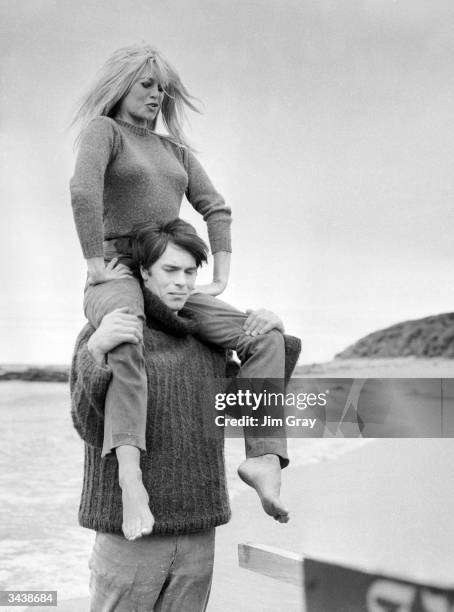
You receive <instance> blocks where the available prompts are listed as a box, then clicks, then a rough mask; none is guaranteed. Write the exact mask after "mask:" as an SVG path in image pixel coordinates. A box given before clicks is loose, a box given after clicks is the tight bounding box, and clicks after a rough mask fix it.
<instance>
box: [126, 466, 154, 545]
mask: <svg viewBox="0 0 454 612" xmlns="http://www.w3.org/2000/svg"><path fill="white" fill-rule="evenodd" d="M119 481H120V488H121V497H122V501H123V524H122V526H121V528H122V530H123V533H124V536H125V538H126V539H127V540H137V538H141V537H142V536H145V535H149V534H150V533H151V531H152V529H153V525H154V518H153V515H152V514H151V511H150V507H149V505H148V501H149V497H148V493H147V491H146V489H145V487H144V485H143V482H142V472H141V471H140V470H136V471H135V473H133V474H128V475H122V477H120V479H119Z"/></svg>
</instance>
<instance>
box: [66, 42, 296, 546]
mask: <svg viewBox="0 0 454 612" xmlns="http://www.w3.org/2000/svg"><path fill="white" fill-rule="evenodd" d="M191 100H193V97H192V96H191V95H190V94H189V93H188V91H187V90H186V88H185V87H184V85H183V83H182V82H181V80H180V78H179V76H178V74H177V72H176V70H175V69H174V68H173V67H172V66H171V64H169V62H168V61H167V60H166V59H164V58H163V56H162V55H161V54H160V53H159V52H158V51H157V50H156V49H154V48H153V47H150V46H148V45H133V46H130V47H126V48H123V49H119V50H117V51H115V52H114V53H113V54H112V56H111V57H110V58H109V59H108V60H107V62H106V63H105V65H104V66H103V67H102V69H101V71H100V72H99V73H98V75H97V77H96V79H95V81H94V83H93V84H92V85H91V87H90V88H89V90H88V91H87V93H86V94H85V96H84V97H83V99H82V101H81V105H80V108H79V110H78V112H77V113H76V116H75V119H74V121H73V124H75V125H79V126H80V128H81V132H80V135H79V136H78V138H77V142H78V144H79V149H78V155H77V161H76V167H75V172H74V175H73V177H72V179H71V198H72V206H73V212H74V219H75V223H76V228H77V231H78V235H79V239H80V242H81V246H82V251H83V254H84V257H85V258H86V260H87V272H88V275H87V285H86V288H85V298H84V310H85V314H86V316H87V318H88V319H89V321H90V322H91V323H92V325H94V326H95V327H97V326H98V325H99V323H100V321H101V320H102V317H103V316H104V315H105V314H106V313H108V312H111V311H112V310H115V309H117V308H128V310H129V312H130V313H131V314H134V315H136V316H137V317H138V318H139V319H140V321H142V322H143V319H144V313H143V296H142V292H141V289H140V286H139V283H138V281H137V280H136V279H135V278H134V277H133V276H132V274H131V270H130V269H129V267H128V266H129V264H130V263H131V252H130V235H131V232H132V228H133V227H134V226H136V225H137V224H140V223H143V222H147V221H155V222H165V221H168V220H171V219H173V218H175V217H178V214H179V211H180V206H181V201H182V198H183V196H184V195H186V197H187V199H188V200H189V202H190V203H191V204H192V206H193V207H194V208H195V210H197V211H198V212H199V213H200V214H202V215H203V218H204V220H205V221H206V223H207V226H208V235H209V240H210V246H211V251H212V253H213V262H214V263H213V281H212V283H210V284H208V285H205V286H200V287H198V288H197V289H196V292H195V293H194V295H193V296H192V297H191V300H190V301H189V302H188V305H187V306H188V307H189V308H191V309H192V310H193V311H194V312H195V313H196V314H197V317H198V319H199V321H200V322H201V332H200V336H201V337H202V338H203V339H205V340H207V341H209V342H212V343H214V344H217V345H219V346H222V347H226V348H232V349H235V350H236V351H237V353H238V356H239V358H240V360H241V362H242V368H241V371H240V376H241V377H244V378H258V377H260V378H264V377H268V378H273V379H282V378H283V374H284V342H283V337H282V334H281V332H282V331H283V329H282V324H281V323H280V322H278V323H276V327H277V328H279V331H278V329H274V330H272V331H270V332H269V333H265V332H267V331H269V329H270V327H269V324H266V323H265V321H264V320H261V319H260V317H254V318H248V316H247V315H246V314H244V313H241V312H240V311H238V310H236V309H234V308H232V307H231V306H229V305H228V304H225V303H223V302H221V301H220V300H217V299H215V296H217V295H219V294H220V293H221V292H222V291H223V290H224V289H225V287H226V285H227V281H228V275H229V265H230V251H231V246H230V223H231V216H230V209H229V208H228V207H227V206H226V205H225V203H224V200H223V198H222V197H221V196H220V195H219V194H218V193H217V191H216V190H215V189H214V187H213V185H212V184H211V181H210V180H209V178H208V176H207V175H206V173H205V171H204V170H203V168H202V166H201V165H200V163H199V162H198V161H197V159H196V157H195V156H194V155H193V153H192V151H191V148H190V147H189V145H188V143H187V142H186V138H185V136H184V133H183V130H182V113H183V110H184V109H185V107H186V108H189V109H191V110H197V109H196V107H195V106H194V104H193V103H192V101H191ZM159 114H160V115H161V117H162V120H163V123H164V125H165V127H166V129H167V131H168V135H160V134H157V133H156V132H155V131H154V130H155V127H156V123H157V119H158V116H159ZM109 364H110V366H111V368H112V372H113V377H112V381H111V384H110V387H109V391H108V394H107V398H106V404H105V426H104V446H103V456H104V455H105V454H107V453H109V452H110V451H111V450H112V449H115V451H116V455H117V458H118V464H119V482H120V486H121V488H122V494H123V531H124V534H125V536H126V537H127V538H129V539H134V538H136V537H140V536H141V535H146V534H149V533H150V532H151V530H152V527H153V517H152V515H151V513H150V510H149V507H148V496H147V494H146V491H145V489H144V487H143V484H142V480H141V472H140V466H139V459H140V449H142V450H144V449H145V435H144V434H145V424H146V423H145V422H146V405H147V382H146V375H145V367H144V358H143V346H142V343H141V335H140V334H138V335H137V338H136V343H131V342H129V343H125V344H122V345H121V346H119V347H117V348H116V349H114V350H113V351H111V352H110V353H109ZM255 444H259V442H258V441H255V442H253V441H251V442H250V447H249V448H248V457H250V458H252V457H256V456H257V455H261V454H262V453H263V445H262V447H261V450H260V452H257V451H256V449H255V448H254V445H255ZM273 452H274V450H273ZM277 455H279V456H280V457H281V459H282V460H283V461H284V462H285V461H287V455H286V449H285V441H281V442H280V443H277V446H276V455H273V457H274V458H275V459H276V461H277ZM246 463H247V462H246ZM278 468H279V465H278V464H276V463H275V464H274V465H273V467H272V470H274V471H276V470H277V469H278ZM252 472H253V470H252ZM252 472H251V473H246V472H245V473H244V474H242V477H244V478H246V479H247V480H248V481H249V482H250V483H251V484H252V485H253V486H254V478H255V473H252ZM271 506H272V511H271V512H270V513H272V514H273V515H275V516H283V515H285V514H286V511H285V508H283V507H282V504H281V503H280V502H277V501H273V502H272V504H271Z"/></svg>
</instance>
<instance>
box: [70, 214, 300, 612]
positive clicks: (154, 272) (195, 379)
mask: <svg viewBox="0 0 454 612" xmlns="http://www.w3.org/2000/svg"><path fill="white" fill-rule="evenodd" d="M135 253H136V261H137V264H138V273H139V274H140V276H141V278H142V281H143V287H144V299H145V314H146V318H147V325H146V326H145V327H144V330H143V342H144V346H145V360H146V366H147V377H148V414H147V430H146V442H147V444H146V447H147V451H146V452H144V453H143V454H142V455H141V458H140V459H141V461H140V465H141V472H142V479H143V483H144V487H145V491H146V495H147V503H148V501H149V506H150V510H151V512H152V514H153V518H154V528H153V533H152V535H151V536H150V537H146V538H143V539H141V540H137V541H128V540H126V539H125V538H124V537H123V536H122V535H121V528H122V506H123V505H124V504H125V502H128V500H127V499H126V500H125V495H127V492H125V491H122V490H121V489H120V486H119V483H118V464H117V459H116V457H115V455H113V454H110V455H106V456H105V457H101V447H102V440H103V415H102V412H103V406H104V399H105V393H106V390H107V387H108V384H109V380H110V369H109V367H108V365H106V361H105V355H106V354H107V353H108V352H109V351H110V350H112V349H113V348H114V347H115V346H117V345H118V344H120V343H122V342H131V341H135V342H138V341H140V340H141V334H142V332H141V329H140V326H139V324H138V322H137V319H136V317H133V316H132V315H129V314H128V313H127V312H124V311H123V310H120V311H116V312H113V313H110V314H109V315H106V317H104V320H103V322H102V323H101V325H100V327H99V328H98V329H97V330H96V331H94V330H93V329H92V328H91V327H90V326H86V327H85V328H84V330H82V332H81V334H80V336H79V338H78V341H77V345H76V352H75V356H74V360H73V365H72V370H71V390H72V399H73V407H72V416H73V421H74V425H75V427H76V429H77V431H78V432H79V434H80V435H81V437H82V438H83V440H84V441H85V443H86V444H85V468H84V482H83V489H82V497H81V504H80V508H79V522H80V524H81V525H82V526H84V527H88V528H91V529H95V530H96V531H97V537H96V543H95V547H94V550H93V554H92V557H91V561H90V568H91V581H90V590H91V609H92V610H93V611H95V610H96V611H97V612H98V611H101V610H102V611H104V610H119V611H120V610H136V609H145V610H152V609H154V607H155V606H156V609H160V610H179V611H180V610H181V611H184V610H188V611H190V612H197V611H198V610H204V609H205V608H206V605H207V601H208V595H209V589H210V584H211V576H212V566H213V557H214V529H215V527H216V526H218V525H221V524H223V523H226V522H227V521H228V520H229V518H230V508H229V503H228V496H227V491H226V484H225V472H224V458H223V435H222V432H221V431H220V432H218V435H213V430H212V427H211V428H210V417H212V416H213V415H212V414H211V413H210V412H209V411H210V406H209V402H208V403H207V401H206V393H207V392H206V386H205V385H204V382H203V381H204V380H205V381H206V380H207V379H209V380H210V381H211V382H213V383H214V385H215V386H216V384H219V385H220V384H221V383H222V382H223V378H224V376H225V354H224V353H223V352H220V351H218V350H216V348H214V347H212V346H207V345H205V344H203V343H202V342H201V341H199V340H198V339H196V337H195V336H194V335H193V334H194V333H195V332H196V326H197V323H196V321H195V320H194V319H191V318H189V317H188V316H186V313H185V311H184V305H185V302H186V300H187V299H188V297H189V295H190V294H191V291H192V289H193V288H194V284H195V280H196V276H197V269H198V267H199V266H200V265H201V264H202V262H203V261H206V253H207V247H206V245H205V244H204V243H203V241H202V240H201V239H200V238H199V237H198V236H197V234H196V233H195V230H194V228H192V226H190V225H189V224H187V223H185V222H183V221H181V220H179V219H176V220H174V221H171V222H169V223H167V224H165V225H161V226H157V225H150V226H148V227H147V228H144V229H143V230H141V231H140V232H139V233H138V235H137V239H136V248H135ZM251 316H252V317H254V315H251ZM256 316H258V317H261V318H262V322H264V323H265V324H267V325H268V327H269V326H271V327H272V326H274V325H275V324H276V318H275V316H274V319H273V316H271V315H268V317H267V316H266V314H264V313H259V314H258V315H256ZM298 353H299V344H298V342H297V343H296V345H295V350H294V354H293V363H295V362H296V358H297V356H298ZM212 408H213V405H211V409H212ZM257 448H258V445H257V444H256V441H254V442H251V444H250V445H249V446H248V444H247V449H248V450H249V451H250V452H249V453H248V454H249V455H252V456H248V458H247V459H246V461H245V462H244V463H243V464H242V466H240V470H239V472H240V475H241V476H242V478H243V479H244V480H246V481H247V482H248V483H249V484H251V485H252V486H254V487H255V488H256V490H257V492H258V493H259V495H260V498H261V500H262V504H263V507H264V508H265V510H266V511H267V512H268V513H269V514H271V515H273V516H274V517H275V518H276V519H277V520H280V521H281V522H286V520H288V515H287V512H286V510H285V508H284V506H283V505H282V502H281V500H280V497H279V489H280V462H282V464H283V465H285V464H286V463H288V459H287V456H286V450H285V441H281V443H280V445H279V441H276V439H270V440H267V439H266V438H264V439H262V440H261V441H260V448H261V451H258V450H257ZM276 453H278V454H276ZM129 501H130V500H129ZM140 606H142V607H140Z"/></svg>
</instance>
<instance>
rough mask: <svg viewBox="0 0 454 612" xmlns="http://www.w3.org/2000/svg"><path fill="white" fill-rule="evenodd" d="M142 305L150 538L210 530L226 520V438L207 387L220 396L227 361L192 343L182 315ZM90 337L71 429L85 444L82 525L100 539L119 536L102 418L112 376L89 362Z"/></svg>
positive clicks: (113, 465) (86, 332)
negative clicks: (103, 449) (217, 390)
mask: <svg viewBox="0 0 454 612" xmlns="http://www.w3.org/2000/svg"><path fill="white" fill-rule="evenodd" d="M144 297H145V313H146V315H147V326H144V346H145V361H146V368H147V376H148V413H147V427H146V443H147V451H146V453H142V455H141V469H142V477H143V482H144V485H145V488H146V490H147V492H148V495H149V496H150V509H151V511H152V513H153V515H154V517H155V520H156V522H155V526H154V529H153V534H156V535H170V534H173V535H177V534H184V533H191V532H194V531H198V530H202V529H208V528H211V527H215V526H217V525H221V524H223V523H226V522H227V521H228V520H229V518H230V507H229V502H228V496H227V490H226V482H225V468H224V437H223V436H224V434H223V431H222V429H219V428H216V427H214V426H213V407H214V395H211V394H207V392H206V387H207V385H206V381H208V380H210V381H211V382H213V381H214V383H215V384H217V382H219V385H220V387H219V388H221V389H222V377H224V376H225V365H226V361H225V353H224V352H223V351H222V352H219V351H218V350H217V349H216V348H214V347H208V346H207V345H205V344H203V343H202V342H200V341H199V340H197V339H196V338H195V337H194V336H193V335H191V332H193V331H194V321H191V320H190V319H188V318H186V317H185V316H184V314H185V313H184V310H183V311H182V312H181V313H180V314H181V315H182V316H177V315H175V314H174V313H173V312H172V311H170V310H169V309H168V308H167V307H166V306H165V305H164V304H163V303H162V302H161V300H160V299H159V298H157V297H156V296H154V295H153V294H151V293H150V292H149V291H145V293H144ZM92 333H93V328H91V327H90V326H89V325H86V326H85V328H84V329H83V330H82V332H81V334H80V335H79V337H78V340H77V343H76V350H75V354H74V358H73V363H72V367H71V376H70V384H71V394H72V410H71V412H72V418H73V423H74V426H75V428H76V430H77V431H78V433H79V435H80V436H81V437H82V439H83V440H84V442H85V465H84V479H83V487H82V495H81V502H80V507H79V522H80V524H81V525H82V526H83V527H88V528H91V529H95V530H97V531H105V532H110V533H121V523H122V503H121V490H120V487H119V485H118V464H117V459H116V455H115V453H110V454H109V455H107V456H106V457H104V458H101V447H102V441H103V418H102V412H103V409H104V399H105V394H106V389H107V386H108V385H109V381H110V377H111V371H110V368H109V367H108V366H105V367H100V366H98V365H96V363H95V362H94V360H93V359H92V358H91V356H90V353H89V352H88V349H87V340H88V338H89V337H90V335H91V334H92ZM204 381H205V382H204ZM207 397H208V401H207ZM215 430H216V431H215Z"/></svg>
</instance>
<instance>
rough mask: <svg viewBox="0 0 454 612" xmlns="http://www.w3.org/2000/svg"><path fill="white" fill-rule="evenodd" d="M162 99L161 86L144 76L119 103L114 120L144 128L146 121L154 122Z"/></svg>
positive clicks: (152, 78) (153, 79) (151, 78)
mask: <svg viewBox="0 0 454 612" xmlns="http://www.w3.org/2000/svg"><path fill="white" fill-rule="evenodd" d="M163 97H164V92H163V88H162V86H161V84H160V83H159V82H158V81H157V80H156V79H155V78H154V76H152V75H150V74H148V75H144V76H143V77H140V78H139V79H138V80H137V81H136V82H135V83H134V85H133V86H132V87H131V89H130V90H129V92H128V93H127V94H126V96H125V97H124V98H123V99H122V100H121V101H120V104H119V107H118V111H117V113H116V114H115V118H116V119H121V120H122V121H126V122H128V123H132V124H133V125H137V126H138V127H146V126H147V121H154V120H155V119H156V117H157V116H158V113H159V110H160V108H161V104H162V100H163Z"/></svg>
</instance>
